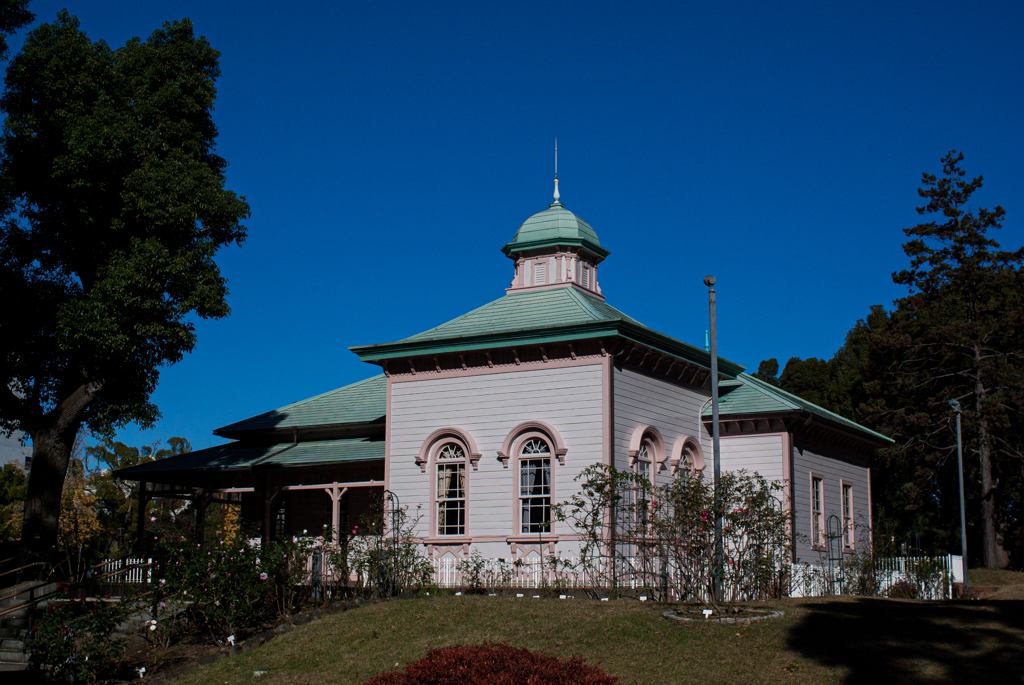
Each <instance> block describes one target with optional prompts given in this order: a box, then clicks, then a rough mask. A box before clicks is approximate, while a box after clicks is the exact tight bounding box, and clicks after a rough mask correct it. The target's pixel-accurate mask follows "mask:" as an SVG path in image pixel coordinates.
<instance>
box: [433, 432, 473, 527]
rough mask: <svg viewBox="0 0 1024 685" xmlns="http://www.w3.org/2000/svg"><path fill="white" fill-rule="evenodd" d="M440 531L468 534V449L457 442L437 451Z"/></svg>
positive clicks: (438, 519) (449, 443)
mask: <svg viewBox="0 0 1024 685" xmlns="http://www.w3.org/2000/svg"><path fill="white" fill-rule="evenodd" d="M437 534H438V535H465V534H466V452H465V450H463V449H462V447H461V446H460V445H458V444H456V443H454V442H446V443H445V444H443V445H441V447H440V449H439V450H438V451H437Z"/></svg>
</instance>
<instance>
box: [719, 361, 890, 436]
mask: <svg viewBox="0 0 1024 685" xmlns="http://www.w3.org/2000/svg"><path fill="white" fill-rule="evenodd" d="M720 388H721V390H722V397H721V398H720V399H719V401H718V413H719V415H721V416H736V415H742V414H773V413H780V412H792V411H803V412H808V413H810V414H813V415H814V416H817V417H819V418H822V419H824V420H825V421H827V422H829V423H832V424H837V425H839V426H841V427H844V428H848V429H850V430H853V431H855V432H857V433H861V434H863V435H867V436H870V437H872V438H874V439H876V440H881V441H882V442H885V443H887V444H891V443H892V442H893V441H892V439H891V438H889V437H886V436H884V435H882V434H881V433H876V432H875V431H873V430H871V429H870V428H865V427H864V426H862V425H860V424H859V423H855V422H853V421H850V420H849V419H846V418H843V417H842V416H840V415H839V414H835V413H833V412H830V411H829V410H827V409H824V408H822V407H819V406H818V405H816V404H814V403H813V402H808V401H807V400H805V399H802V398H800V397H798V396H796V395H794V394H792V393H789V392H786V391H785V390H782V389H781V388H776V387H775V386H774V385H770V384H768V383H765V382H764V381H762V380H761V379H760V378H757V377H756V376H751V375H750V374H746V373H741V374H740V375H739V376H738V377H737V378H736V380H735V381H732V382H723V383H722V384H721V385H720ZM704 416H706V417H707V416H711V405H708V406H707V408H705V410H704Z"/></svg>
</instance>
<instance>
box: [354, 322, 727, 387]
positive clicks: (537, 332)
mask: <svg viewBox="0 0 1024 685" xmlns="http://www.w3.org/2000/svg"><path fill="white" fill-rule="evenodd" d="M605 336H618V337H621V338H624V339H625V340H629V341H632V342H634V343H638V344H641V345H646V346H648V347H651V348H654V349H656V350H658V351H660V352H664V353H665V354H670V355H673V356H675V357H679V358H680V359H684V360H686V361H688V362H690V363H692V364H695V365H697V366H700V367H701V368H704V369H710V368H711V355H710V353H708V352H706V351H704V350H701V349H700V348H698V347H694V346H693V345H689V344H687V343H684V342H682V341H680V340H676V339H675V338H672V337H670V336H667V335H664V334H662V333H658V332H657V331H654V330H652V329H650V328H646V327H644V326H638V325H637V324H635V323H633V322H631V321H626V320H623V319H606V320H603V321H594V322H591V323H582V324H571V325H568V326H546V327H544V328H541V329H538V328H525V329H518V330H505V331H500V332H496V333H485V334H479V335H472V336H452V337H439V338H420V339H416V340H400V341H398V342H393V343H380V344H377V345H356V346H353V347H350V348H349V350H351V351H352V352H354V353H355V354H357V355H358V356H359V359H360V361H364V362H369V363H371V364H380V363H381V362H385V361H389V360H392V359H404V358H407V357H416V356H425V355H437V354H446V353H451V352H468V351H471V350H483V349H494V348H501V347H513V346H522V345H544V344H548V343H555V342H571V341H573V340H587V339H593V338H600V337H605ZM745 368H746V367H744V366H741V365H739V364H737V363H735V362H732V361H729V360H728V359H723V358H722V357H719V358H718V371H719V373H720V374H722V375H724V376H727V377H730V378H735V377H736V376H737V375H739V374H740V373H742V372H743V371H744V370H745Z"/></svg>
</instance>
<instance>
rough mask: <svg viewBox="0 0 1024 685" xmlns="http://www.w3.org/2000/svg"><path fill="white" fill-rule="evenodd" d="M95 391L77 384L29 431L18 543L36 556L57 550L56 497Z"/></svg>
mask: <svg viewBox="0 0 1024 685" xmlns="http://www.w3.org/2000/svg"><path fill="white" fill-rule="evenodd" d="M99 391H100V386H99V385H98V384H92V383H90V384H88V385H81V386H79V387H78V388H77V389H76V390H75V391H74V392H73V393H71V395H70V396H68V397H67V398H66V399H64V400H63V401H62V402H61V403H60V404H58V405H57V406H56V407H54V408H53V409H52V410H51V411H50V412H49V413H48V414H46V416H44V417H43V418H42V420H41V421H40V422H39V424H38V425H37V426H35V427H34V428H33V430H32V431H31V432H30V435H31V436H32V467H31V469H29V474H28V492H27V493H26V496H25V518H24V522H23V524H22V528H21V546H22V549H24V550H25V551H26V552H29V553H31V554H32V555H34V556H36V557H47V556H50V555H52V554H53V553H54V552H55V551H56V550H57V535H58V524H59V519H60V500H61V493H62V492H63V491H64V477H65V475H67V470H68V464H69V463H70V461H71V450H72V448H73V447H74V444H75V437H76V436H77V435H78V429H79V428H80V427H81V425H82V416H83V414H84V413H85V408H86V407H87V406H88V404H89V403H90V402H91V401H92V400H93V399H94V398H95V397H96V395H97V393H99Z"/></svg>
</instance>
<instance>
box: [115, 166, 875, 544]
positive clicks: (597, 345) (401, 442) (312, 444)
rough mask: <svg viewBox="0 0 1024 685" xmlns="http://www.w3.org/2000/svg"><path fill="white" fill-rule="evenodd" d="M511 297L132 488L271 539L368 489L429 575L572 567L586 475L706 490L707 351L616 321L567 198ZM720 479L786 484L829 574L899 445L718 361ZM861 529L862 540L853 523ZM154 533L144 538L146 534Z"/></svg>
mask: <svg viewBox="0 0 1024 685" xmlns="http://www.w3.org/2000/svg"><path fill="white" fill-rule="evenodd" d="M502 250H503V252H504V253H505V254H506V255H507V256H508V257H509V259H510V260H511V261H512V263H513V265H514V266H513V269H512V279H511V284H510V286H509V287H508V288H507V289H506V291H505V293H504V295H503V296H502V297H499V298H498V299H496V300H494V301H492V302H490V303H488V304H486V305H484V306H482V307H480V308H478V309H476V310H474V311H471V312H469V313H467V314H465V315H463V316H461V317H459V318H457V319H454V320H452V321H449V322H447V323H444V324H441V325H439V326H437V327H436V328H432V329H430V330H428V331H424V332H423V333H420V334H418V335H414V336H412V337H410V338H406V339H404V340H399V341H396V342H389V343H382V344H375V345H366V346H359V347H353V348H351V349H352V351H353V352H354V353H355V354H357V355H358V356H359V358H360V359H361V360H362V361H364V362H367V363H369V364H373V365H375V366H377V367H379V368H380V370H381V371H382V373H381V374H379V375H377V376H374V377H371V378H369V379H367V380H365V381H361V382H359V383H355V384H353V385H350V386H347V387H344V388H340V389H338V390H334V391H331V392H328V393H325V394H323V395H320V396H317V397H314V398H311V399H308V400H303V401H301V402H297V403H294V404H291V405H288V406H286V407H282V408H280V409H277V410H274V411H271V412H268V413H266V414H262V415H260V416H256V417H253V418H251V419H247V420H244V421H240V422H238V423H236V424H232V425H230V426H226V427H224V428H221V429H218V430H217V431H216V433H217V434H218V435H220V436H223V437H227V438H231V439H232V440H233V442H231V443H229V444H228V445H224V446H221V447H215V448H211V449H208V450H202V451H200V452H194V453H192V454H189V455H184V456H182V457H175V458H171V459H167V460H163V461H162V462H154V463H153V464H146V465H142V466H139V467H135V468H133V469H127V470H125V471H122V472H120V473H119V475H120V477H122V478H127V479H132V480H139V481H142V482H143V483H144V484H148V485H146V492H147V493H153V494H158V493H160V492H174V493H177V494H178V495H181V494H186V495H189V496H192V497H207V498H209V497H213V496H215V495H216V494H217V493H218V492H224V491H229V492H243V493H246V494H245V496H244V502H245V505H244V509H243V513H244V515H245V516H246V518H249V519H251V520H256V521H262V525H263V532H264V535H265V536H268V537H273V536H274V535H290V534H292V533H293V532H295V531H299V530H304V529H305V530H316V529H317V528H318V527H319V526H321V525H323V524H325V523H329V524H333V525H334V526H335V527H339V526H343V527H347V526H351V525H353V524H354V523H355V522H356V521H358V514H359V512H360V511H362V510H363V509H364V508H365V506H366V503H367V501H368V500H369V497H370V494H371V493H372V492H373V491H377V492H381V491H383V490H388V491H390V492H391V493H394V494H395V495H396V496H397V498H398V501H399V502H400V503H401V506H403V507H406V508H407V510H408V511H409V513H410V515H411V516H413V517H416V518H418V523H417V528H416V533H417V536H418V537H419V539H420V541H421V542H422V544H423V546H424V551H425V552H426V553H428V554H429V555H430V556H431V557H432V558H433V559H436V560H440V559H447V560H450V561H452V562H456V561H458V560H460V559H464V558H466V557H467V556H468V555H470V554H471V553H472V552H473V551H474V550H475V551H478V552H479V553H480V554H482V555H483V556H484V557H486V558H491V559H504V560H507V561H508V562H514V561H515V560H530V559H536V558H537V557H538V555H539V554H544V555H545V556H549V555H558V556H571V555H572V554H573V553H574V552H575V549H576V546H577V542H576V539H575V537H574V535H573V531H571V530H566V529H563V526H562V525H561V524H559V522H557V521H554V520H552V517H551V514H550V507H551V505H552V504H554V503H557V502H560V501H563V500H566V499H567V498H568V497H569V496H570V495H571V494H572V493H573V492H574V488H577V487H578V484H577V483H576V482H575V481H574V479H575V478H576V477H577V476H578V475H579V474H580V472H581V471H582V470H583V469H585V468H586V467H587V466H589V465H592V464H609V465H614V466H616V467H618V468H622V469H634V470H636V471H637V472H639V473H642V474H646V475H647V476H648V477H650V479H651V480H652V482H653V483H654V484H656V485H657V484H663V483H665V482H668V481H669V480H670V479H672V478H675V477H677V474H678V473H679V472H680V471H681V470H682V469H696V470H704V473H705V474H707V475H706V477H710V472H711V469H710V463H711V454H712V449H711V437H710V428H711V426H710V420H711V407H710V397H711V393H710V383H711V372H710V354H709V353H708V352H707V351H705V350H704V349H701V348H699V347H695V346H692V345H689V344H687V343H685V342H682V341H680V340H676V339H674V338H672V337H670V336H667V335H665V334H663V333H659V332H658V331H655V330H652V329H650V328H648V327H646V326H644V325H642V324H640V323H639V322H637V321H635V320H634V319H632V318H630V317H629V316H627V315H626V314H624V313H622V312H621V311H619V310H618V309H615V308H614V307H612V306H611V305H609V304H608V303H607V302H606V300H605V295H604V293H603V292H602V290H601V285H600V277H599V271H600V270H601V269H603V268H604V264H603V262H604V260H605V258H606V257H608V255H609V252H608V251H607V250H606V249H605V248H604V247H602V246H601V244H600V242H599V240H598V236H597V234H596V232H595V231H594V230H593V228H591V226H590V225H589V224H588V223H587V222H585V221H583V220H582V219H580V218H579V217H577V216H576V215H574V214H573V213H572V212H570V211H568V210H566V209H565V207H564V206H563V205H562V204H561V203H560V202H559V201H558V195H557V186H556V195H555V201H554V202H553V203H552V204H551V205H550V206H549V207H548V208H547V209H545V210H544V211H541V212H539V213H537V214H535V215H533V216H531V217H530V218H528V219H527V220H526V221H525V222H523V224H522V225H521V226H520V227H519V230H518V231H516V233H515V235H514V237H513V239H512V241H511V242H509V243H508V244H507V245H505V246H504V247H503V248H502ZM718 369H719V374H720V383H721V402H720V415H721V425H722V429H721V435H722V439H721V450H722V465H723V469H725V470H729V469H733V470H739V469H747V470H751V471H757V472H758V473H760V474H762V475H763V476H765V477H766V478H768V479H770V480H778V481H780V482H782V483H783V484H784V487H783V489H782V493H781V499H782V500H783V503H784V505H785V506H786V507H787V508H790V509H791V510H792V511H793V518H794V524H793V530H794V535H795V536H797V538H798V544H797V557H798V558H799V559H800V560H802V561H816V560H817V558H818V553H817V551H816V550H815V549H813V548H812V546H817V545H820V544H821V543H822V542H823V535H824V530H825V526H826V520H827V518H828V517H830V516H831V515H833V514H834V515H835V516H836V517H837V518H838V519H839V520H840V521H841V522H842V523H843V524H844V527H846V528H847V530H848V532H847V533H846V534H845V535H844V541H843V542H844V550H845V551H846V552H850V551H852V550H854V549H856V548H857V546H858V545H860V544H863V542H865V540H863V539H862V537H863V535H864V531H866V530H867V528H868V526H869V525H870V521H871V478H870V471H871V457H872V454H873V452H874V451H875V450H876V449H877V448H879V447H882V446H885V445H886V444H888V443H889V440H888V438H886V437H885V436H882V435H880V434H878V433H875V432H873V431H871V430H868V429H867V428H864V427H863V426H860V425H858V424H856V423H854V422H852V421H849V420H847V419H844V418H842V417H840V416H837V415H835V414H832V413H830V412H828V411H826V410H824V409H822V408H820V407H818V406H816V405H813V404H811V403H809V402H806V401H804V400H802V399H800V398H798V397H795V396H793V395H791V394H788V393H786V392H783V391H781V390H779V389H778V388H776V387H773V386H771V385H769V384H767V383H764V382H762V381H761V380H759V379H757V378H754V377H752V376H750V375H747V374H745V373H743V367H742V366H740V365H739V364H736V363H733V362H731V361H728V360H726V359H719V362H718ZM850 524H852V525H850ZM140 529H141V526H140Z"/></svg>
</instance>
